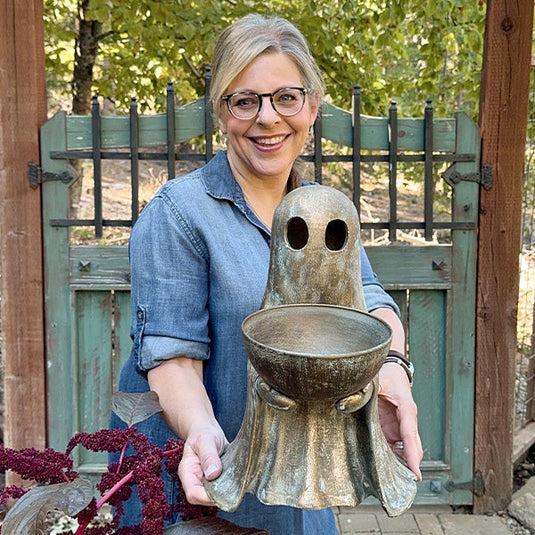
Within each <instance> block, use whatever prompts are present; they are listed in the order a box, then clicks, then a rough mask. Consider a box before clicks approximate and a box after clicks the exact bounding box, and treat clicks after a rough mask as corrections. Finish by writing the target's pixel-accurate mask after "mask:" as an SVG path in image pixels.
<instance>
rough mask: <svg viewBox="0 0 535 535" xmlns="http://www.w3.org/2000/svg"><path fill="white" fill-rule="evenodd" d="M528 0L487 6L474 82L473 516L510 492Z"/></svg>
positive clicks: (499, 504)
mask: <svg viewBox="0 0 535 535" xmlns="http://www.w3.org/2000/svg"><path fill="white" fill-rule="evenodd" d="M532 25H533V0H523V1H521V2H519V1H518V0H488V2H487V22H486V32H485V49H484V57H483V70H482V80H481V104H480V126H481V134H482V160H481V163H482V164H483V165H485V164H489V165H490V167H491V168H492V173H493V175H494V182H493V184H492V187H491V188H490V189H489V190H488V191H485V190H483V189H482V191H481V203H480V216H479V244H478V282H477V286H478V293H477V320H476V325H477V340H476V389H475V390H476V397H475V447H474V470H475V473H476V474H481V475H482V476H483V479H484V482H485V493H484V495H483V496H480V497H477V496H474V512H477V513H483V512H491V511H498V510H503V509H505V507H506V506H507V505H508V503H509V502H510V499H511V493H512V480H513V474H512V472H513V470H512V461H511V456H512V451H513V409H514V384H515V353H516V316H517V300H518V282H519V277H518V270H519V253H520V236H521V212H522V210H521V207H522V189H523V176H524V148H525V141H526V139H525V138H526V127H527V117H528V99H529V76H530V60H531V41H532Z"/></svg>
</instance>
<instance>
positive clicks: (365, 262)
mask: <svg viewBox="0 0 535 535" xmlns="http://www.w3.org/2000/svg"><path fill="white" fill-rule="evenodd" d="M360 269H361V275H362V288H363V292H364V300H365V301H366V308H367V309H368V312H371V311H372V310H375V309H377V308H385V307H386V308H391V309H392V310H394V311H395V312H396V314H397V315H398V316H399V315H400V311H399V307H398V306H397V304H396V302H395V301H394V300H393V299H392V297H391V296H390V295H388V293H387V292H386V291H385V289H384V288H383V285H382V284H381V283H380V282H379V279H378V278H377V275H376V274H375V273H374V271H373V269H372V266H371V264H370V261H369V259H368V255H367V254H366V251H365V250H364V247H362V246H361V249H360Z"/></svg>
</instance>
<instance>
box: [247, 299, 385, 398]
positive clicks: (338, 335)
mask: <svg viewBox="0 0 535 535" xmlns="http://www.w3.org/2000/svg"><path fill="white" fill-rule="evenodd" d="M242 334H243V339H244V344H245V348H246V350H247V355H248V357H249V360H250V362H251V364H252V366H253V367H254V369H255V370H256V372H257V373H258V374H259V375H260V377H262V379H264V381H265V382H266V383H267V384H268V385H269V386H271V387H272V388H274V389H275V390H277V391H279V392H281V393H282V394H285V395H286V396H288V397H291V398H293V399H296V400H304V401H325V400H331V401H333V402H334V401H337V400H339V399H341V398H343V397H345V396H348V395H351V394H354V393H356V392H358V391H359V390H361V389H362V388H364V387H365V386H366V385H367V384H368V383H369V382H370V381H371V380H372V379H373V378H374V377H375V375H376V374H377V373H378V371H379V369H380V368H381V366H382V364H383V363H384V360H385V357H386V355H387V353H388V349H389V347H390V342H391V340H392V330H391V329H390V327H389V326H388V325H387V324H386V323H385V322H384V321H382V320H380V319H378V318H376V317H374V316H372V315H370V314H367V313H365V312H360V311H358V310H356V309H353V308H347V307H342V306H336V305H321V304H298V305H282V306H276V307H272V308H265V309H262V310H259V311H258V312H255V313H254V314H251V315H250V316H248V317H247V318H245V320H244V321H243V324H242Z"/></svg>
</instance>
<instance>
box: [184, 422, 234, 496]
mask: <svg viewBox="0 0 535 535" xmlns="http://www.w3.org/2000/svg"><path fill="white" fill-rule="evenodd" d="M227 444H228V442H227V440H226V438H225V436H224V435H223V433H222V432H221V429H220V428H213V427H208V428H203V429H200V430H199V431H196V430H191V432H190V434H189V436H188V438H187V439H186V442H185V443H184V454H183V456H182V460H181V461H180V465H179V466H178V476H179V477H180V481H181V483H182V487H183V488H184V493H185V494H186V499H187V500H188V502H189V503H191V504H195V505H208V506H213V505H214V504H213V503H212V501H211V500H210V498H208V495H207V494H206V491H205V490H204V485H203V481H204V479H205V478H206V479H207V480H209V481H212V480H213V479H216V478H217V477H219V475H220V474H221V470H222V465H221V459H220V455H221V454H222V453H223V450H224V449H225V446H226V445H227Z"/></svg>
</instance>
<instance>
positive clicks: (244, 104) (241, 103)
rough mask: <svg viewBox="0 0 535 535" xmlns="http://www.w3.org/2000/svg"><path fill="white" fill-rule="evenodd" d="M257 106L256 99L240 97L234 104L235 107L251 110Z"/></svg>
mask: <svg viewBox="0 0 535 535" xmlns="http://www.w3.org/2000/svg"><path fill="white" fill-rule="evenodd" d="M256 105H257V104H256V99H255V98H254V97H240V98H238V99H236V100H235V102H234V104H233V106H238V107H239V108H249V107H251V106H256Z"/></svg>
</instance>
